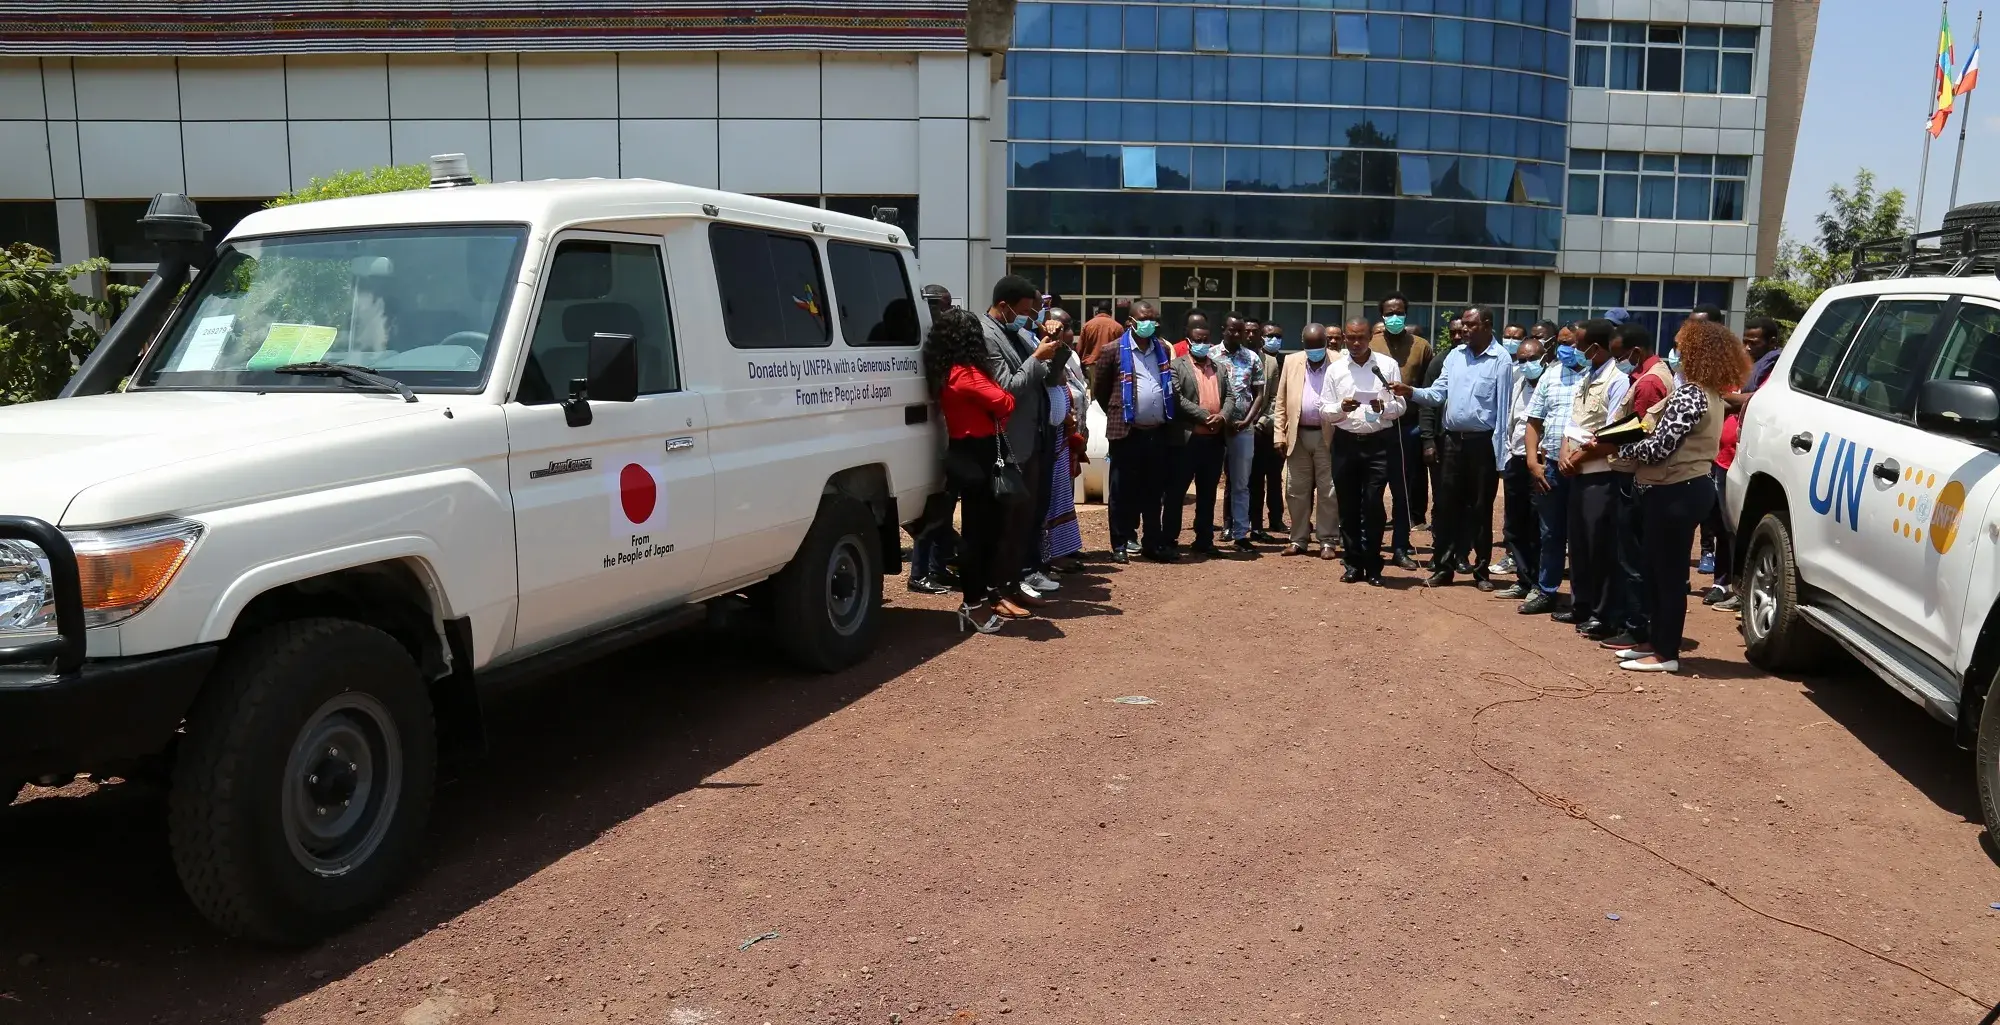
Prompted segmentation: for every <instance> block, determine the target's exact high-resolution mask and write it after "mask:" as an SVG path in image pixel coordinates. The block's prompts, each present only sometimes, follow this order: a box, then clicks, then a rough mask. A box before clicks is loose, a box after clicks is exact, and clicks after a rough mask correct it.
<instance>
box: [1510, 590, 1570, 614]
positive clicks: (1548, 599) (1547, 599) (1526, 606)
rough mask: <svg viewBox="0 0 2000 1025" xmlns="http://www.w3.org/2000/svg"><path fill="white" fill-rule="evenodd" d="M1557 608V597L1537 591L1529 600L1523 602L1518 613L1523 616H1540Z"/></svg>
mask: <svg viewBox="0 0 2000 1025" xmlns="http://www.w3.org/2000/svg"><path fill="white" fill-rule="evenodd" d="M1555 607H1556V596H1555V595H1553V594H1544V593H1542V592H1541V591H1536V592H1535V593H1534V594H1531V595H1529V596H1528V600H1527V601H1524V602H1522V603H1521V607H1520V608H1519V609H1517V610H1516V611H1518V612H1520V613H1521V615H1524V616H1539V615H1541V614H1542V613H1544V612H1547V611H1549V610H1550V609H1553V608H1555ZM1556 614H1557V615H1562V613H1560V612H1558V613H1556Z"/></svg>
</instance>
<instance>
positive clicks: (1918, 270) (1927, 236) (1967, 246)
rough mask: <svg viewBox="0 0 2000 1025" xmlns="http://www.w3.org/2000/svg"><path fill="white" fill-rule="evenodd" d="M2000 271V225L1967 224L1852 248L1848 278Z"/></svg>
mask: <svg viewBox="0 0 2000 1025" xmlns="http://www.w3.org/2000/svg"><path fill="white" fill-rule="evenodd" d="M1974 274H2000V225H1994V224H1967V225H1953V226H1951V227H1948V228H1940V229H1938V230H1937V231H1923V232H1917V233H1916V234H1912V235H1901V236H1897V237H1893V238H1883V239H1876V240H1874V241H1871V242H1863V243H1860V244H1859V245H1856V246H1855V247H1854V261H1853V271H1852V272H1851V273H1850V274H1849V275H1848V280H1849V281H1886V280H1891V279H1895V278H1925V277H1944V278H1963V277H1968V276H1970V275H1974Z"/></svg>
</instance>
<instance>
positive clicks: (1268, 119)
mask: <svg viewBox="0 0 2000 1025" xmlns="http://www.w3.org/2000/svg"><path fill="white" fill-rule="evenodd" d="M1263 111H1264V117H1263V121H1264V132H1263V138H1262V139H1261V140H1260V141H1261V142H1263V144H1264V145H1266V146H1291V145H1295V144H1296V143H1297V142H1298V133H1297V128H1298V120H1297V115H1296V113H1295V112H1294V111H1293V109H1292V108H1290V107H1265V108H1264V109H1263Z"/></svg>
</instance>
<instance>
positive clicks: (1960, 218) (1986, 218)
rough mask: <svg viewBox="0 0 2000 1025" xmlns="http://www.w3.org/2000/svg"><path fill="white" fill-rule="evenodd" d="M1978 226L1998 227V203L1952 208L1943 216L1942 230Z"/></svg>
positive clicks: (1999, 219) (1999, 223)
mask: <svg viewBox="0 0 2000 1025" xmlns="http://www.w3.org/2000/svg"><path fill="white" fill-rule="evenodd" d="M1972 225H1978V226H1979V227H1982V228H1987V227H2000V203H1967V204H1965V205H1964V206H1959V207H1953V208H1952V209H1951V210H1950V211H1949V212H1948V213H1946V214H1945V215H1944V228H1945V230H1946V231H1950V230H1951V229H1953V228H1966V227H1971V226H1972Z"/></svg>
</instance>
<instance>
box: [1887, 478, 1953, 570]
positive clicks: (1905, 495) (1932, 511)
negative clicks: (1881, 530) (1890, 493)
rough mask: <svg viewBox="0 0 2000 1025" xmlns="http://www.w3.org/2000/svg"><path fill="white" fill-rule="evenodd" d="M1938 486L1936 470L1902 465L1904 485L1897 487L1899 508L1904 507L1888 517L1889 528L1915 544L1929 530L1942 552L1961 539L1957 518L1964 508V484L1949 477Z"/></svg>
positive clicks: (1936, 547) (1920, 540)
mask: <svg viewBox="0 0 2000 1025" xmlns="http://www.w3.org/2000/svg"><path fill="white" fill-rule="evenodd" d="M1936 487H1937V474H1936V473H1933V472H1930V471H1927V470H1924V469H1923V468H1921V467H1916V466H1908V467H1904V468H1903V479H1902V481H1901V487H1899V488H1898V490H1897V491H1896V508H1897V509H1899V510H1902V511H1901V512H1899V513H1897V515H1896V517H1895V518H1894V519H1892V520H1890V521H1889V531H1890V532H1891V533H1893V534H1897V535H1899V536H1901V537H1903V538H1904V539H1905V540H1908V541H1912V542H1914V543H1916V544H1922V543H1923V542H1924V538H1925V534H1926V531H1928V533H1929V538H1930V543H1931V548H1932V550H1934V551H1936V552H1937V553H1938V554H1939V555H1943V554H1945V553H1946V552H1949V551H1951V546H1952V545H1953V544H1955V543H1957V541H1958V521H1959V516H1960V514H1961V513H1962V512H1963V511H1964V509H1965V485H1964V484H1963V483H1961V482H1959V481H1955V480H1948V481H1946V482H1945V485H1944V489H1943V490H1942V491H1938V492H1937V494H1936V495H1933V494H1932V491H1933V489H1935V488H1936Z"/></svg>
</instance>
